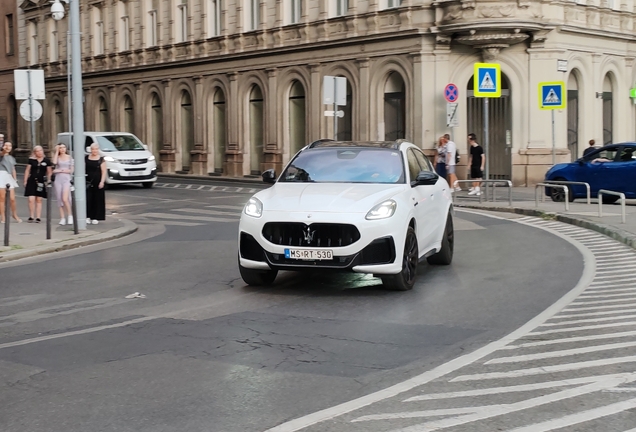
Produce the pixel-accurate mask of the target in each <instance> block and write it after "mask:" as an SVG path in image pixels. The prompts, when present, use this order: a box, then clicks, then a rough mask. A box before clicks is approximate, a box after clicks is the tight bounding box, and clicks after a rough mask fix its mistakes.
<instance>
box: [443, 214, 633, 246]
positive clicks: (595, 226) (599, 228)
mask: <svg viewBox="0 0 636 432" xmlns="http://www.w3.org/2000/svg"><path fill="white" fill-rule="evenodd" d="M453 205H454V206H455V207H459V208H471V209H476V210H487V211H495V212H502V213H516V214H521V215H524V216H534V217H538V218H542V219H551V220H556V221H559V222H564V223H567V224H570V225H575V226H578V227H581V228H587V229H589V230H592V231H596V232H598V233H601V234H603V235H606V236H608V237H610V238H613V239H614V240H617V241H619V242H621V243H623V244H625V245H627V246H629V247H631V248H634V249H636V235H635V234H632V233H630V232H627V231H624V230H622V229H620V228H616V227H614V226H611V225H605V224H602V223H597V222H591V221H588V220H585V219H579V218H576V217H573V216H570V215H565V214H561V213H554V212H547V211H542V210H532V209H525V208H519V207H483V206H477V205H471V204H453Z"/></svg>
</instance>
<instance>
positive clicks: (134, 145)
mask: <svg viewBox="0 0 636 432" xmlns="http://www.w3.org/2000/svg"><path fill="white" fill-rule="evenodd" d="M97 144H99V148H100V149H101V150H102V151H104V152H114V151H124V150H126V151H127V150H145V149H144V147H143V146H142V145H141V143H140V142H139V140H138V139H137V138H135V137H134V136H132V135H108V136H98V137H97Z"/></svg>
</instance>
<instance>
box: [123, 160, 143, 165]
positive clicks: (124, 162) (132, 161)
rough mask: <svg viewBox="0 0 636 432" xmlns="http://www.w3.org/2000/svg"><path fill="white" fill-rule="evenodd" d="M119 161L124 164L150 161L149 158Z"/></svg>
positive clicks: (138, 163) (139, 163)
mask: <svg viewBox="0 0 636 432" xmlns="http://www.w3.org/2000/svg"><path fill="white" fill-rule="evenodd" d="M119 162H120V163H122V164H124V165H141V164H145V163H146V162H148V159H119Z"/></svg>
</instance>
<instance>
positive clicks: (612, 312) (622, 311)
mask: <svg viewBox="0 0 636 432" xmlns="http://www.w3.org/2000/svg"><path fill="white" fill-rule="evenodd" d="M632 312H634V309H633V308H629V309H618V310H609V311H601V312H583V313H579V314H569V315H561V314H559V315H557V316H555V317H554V319H565V318H581V317H588V316H590V317H591V316H603V315H615V314H621V313H632Z"/></svg>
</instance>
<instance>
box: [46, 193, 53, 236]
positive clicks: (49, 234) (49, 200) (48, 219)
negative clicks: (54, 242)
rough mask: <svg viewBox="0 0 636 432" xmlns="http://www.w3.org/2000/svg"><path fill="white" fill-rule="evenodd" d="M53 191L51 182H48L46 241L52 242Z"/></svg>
mask: <svg viewBox="0 0 636 432" xmlns="http://www.w3.org/2000/svg"><path fill="white" fill-rule="evenodd" d="M51 189H53V188H52V184H51V182H50V181H47V182H46V239H47V240H51Z"/></svg>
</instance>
